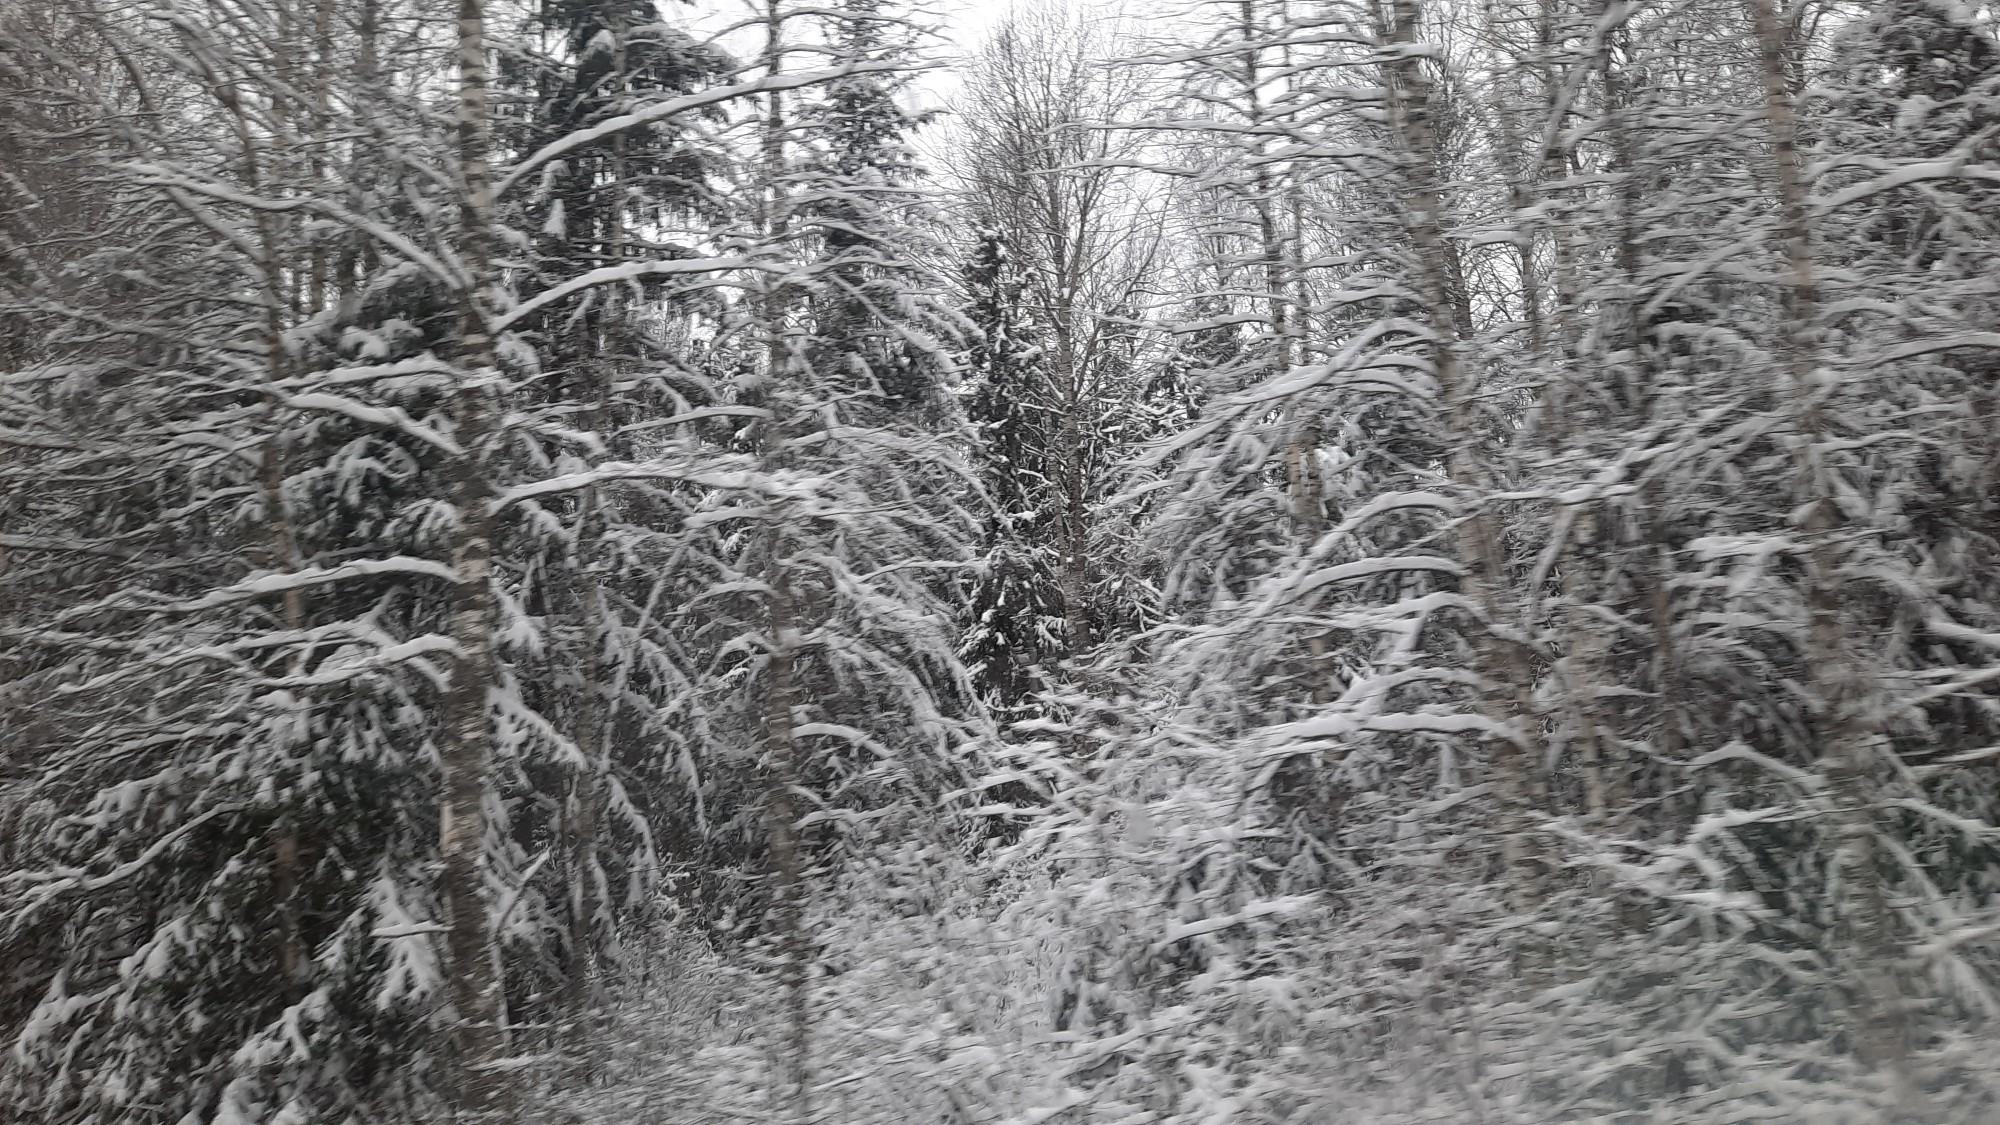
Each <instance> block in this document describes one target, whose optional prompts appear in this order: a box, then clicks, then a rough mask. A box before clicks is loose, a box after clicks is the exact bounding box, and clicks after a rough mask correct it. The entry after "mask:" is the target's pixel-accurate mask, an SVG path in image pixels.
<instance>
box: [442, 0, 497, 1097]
mask: <svg viewBox="0 0 2000 1125" xmlns="http://www.w3.org/2000/svg"><path fill="white" fill-rule="evenodd" d="M458 77H459V83H458V160H459V176H460V183H459V189H460V191H461V193H462V194H461V198H460V225H461V228H462V229H461V231H460V243H461V244H460V246H459V256H460V261H461V262H463V263H464V269H465V274H466V276H465V279H464V289H463V290H462V291H461V293H460V294H459V299H460V303H461V304H460V313H459V315H460V321H461V323H460V330H459V331H460V336H459V341H458V347H457V348H456V349H455V354H454V355H453V356H452V359H453V364H454V367H455V368H456V378H457V383H458V385H457V389H456V393H455V395H454V403H453V405H454V408H455V413H456V416H457V417H456V421H457V428H456V434H455V437H456V439H457V441H458V443H459V445H460V447H461V448H462V452H461V453H460V454H459V455H457V456H456V457H454V458H453V461H452V464H451V467H450V480H449V489H450V499H451V504H452V506H453V508H454V509H455V510H456V513H457V524H458V526H457V530H456V533H455V536H454V540H453V543H452V550H451V563H452V569H453V570H454V571H455V573H456V582H455V584H454V588H453V591H452V600H451V637H452V641H453V643H454V645H455V647H456V653H455V659H454V660H453V665H452V677H451V688H450V690H449V692H448V693H447V694H446V696H445V715H444V724H443V730H442V731H441V732H440V738H439V747H438V762H439V769H440V774H441V778H440V780H441V787H442V790H443V799H442V802H441V807H440V809H439V851H440V853H441V855H442V858H443V861H444V870H443V873H442V875H441V876H440V877H439V880H438V884H439V885H438V891H439V897H440V898H441V899H442V900H443V906H444V911H445V918H446V922H447V924H448V926H449V927H450V928H449V932H448V934H447V937H446V966H445V971H446V978H447V981H448V986H449V988H450V995H451V1002H452V1008H453V1011H454V1015H455V1016H456V1023H455V1040H456V1047H457V1056H458V1057H457V1065H458V1067H459V1072H458V1076H457V1077H458V1105H457V1107H456V1108H457V1109H458V1110H459V1111H460V1112H461V1113H463V1114H466V1115H468V1116H470V1117H471V1118H473V1119H474V1120H481V1119H491V1120H498V1119H500V1118H501V1117H502V1116H503V1115H504V1112H505V1108H506V1106H505V1101H506V1099H505V1090H506V1083H505V1080H504V1077H503V1075H502V1073H501V1072H500V1071H499V1070H498V1069H496V1068H495V1066H494V1064H495V1063H496V1062H497V1061H498V1060H499V1059H500V1058H501V1057H502V1056H503V1055H504V1054H505V1053H506V1043H507V1031H506V1025H505V1020H506V1016H505V996H504V993H503V991H502V985H503V982H502V980H501V976H500V972H499V967H498V965H497V963H496V961H495V959H494V957H493V956H492V952H491V948H490V943H491V941H492V940H493V939H494V935H492V934H491V933H490V927H491V920H490V919H489V918H488V909H489V907H488V904H487V901H486V896H485V894H484V883H485V880H486V876H487V856H486V836H487V831H488V829H487V822H486V808H485V800H486V791H487V788H488V780H489V779H488V774H489V772H490V771H491V757H492V730H491V726H490V723H489V721H488V716H487V703H488V696H489V694H490V692H491V691H492V688H493V682H494V667H493V649H492V636H491V634H492V620H493V611H494V606H493V588H492V550H493V516H492V511H491V508H490V503H491V500H492V493H493V489H492V484H491V481H490V479H489V477H488V469H487V464H486V457H487V455H488V447H489V446H490V444H491V441H492V438H493V437H494V431H495V430H496V428H497V423H498V420H499V409H498V406H499V404H498V402H497V391H496V387H495V383H496V381H497V377H498V364H497V362H496V359H495V355H494V350H493V338H492V334H491V332H490V331H489V330H488V328H487V320H486V318H487V314H488V312H489V311H490V310H489V303H490V302H492V301H493V300H494V298H495V297H496V293H495V290H496V289H497V281H498V276H497V272H496V270H495V268H494V265H493V252H492V237H493V235H492V232H493V213H492V211H493V206H492V185H491V176H490V171H489V169H488V167H487V159H488V158H487V152H488V147H489V135H490V128H491V125H490V121H489V117H488V111H487V90H486V87H487V76H486V31H485V12H484V10H483V6H482V0H459V6H458Z"/></svg>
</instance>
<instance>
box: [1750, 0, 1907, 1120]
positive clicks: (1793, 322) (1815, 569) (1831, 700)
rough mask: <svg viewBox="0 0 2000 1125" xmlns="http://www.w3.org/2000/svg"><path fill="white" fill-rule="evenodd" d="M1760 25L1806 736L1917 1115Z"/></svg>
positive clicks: (1875, 1037)
mask: <svg viewBox="0 0 2000 1125" xmlns="http://www.w3.org/2000/svg"><path fill="white" fill-rule="evenodd" d="M1746 3H1747V6H1748V8H1749V10H1750V18H1751V23H1752V25H1753V26H1754V28H1755V31H1756V36H1757V46H1758V59H1759V63H1760V66H1759V70H1760V72H1761V75H1760V76H1761V78H1762V81H1763V87H1764V110H1765V123H1766V125H1767V126H1768V129H1769V132H1770V137H1771V154H1772V162H1773V165H1774V168H1773V171H1774V172H1775V179H1776V183H1777V190H1778V237H1779V240H1780V241H1781V243H1782V244H1783V247H1784V254H1785V263H1786V266H1787V269H1788V271H1789V274H1790V277H1789V281H1788V284H1787V285H1786V286H1785V288H1784V292H1783V313H1784V324H1783V327H1782V332H1781V333H1780V343H1779V351H1780V355H1781V357H1782V361H1783V366H1784V368H1785V371H1786V381H1787V383H1788V384H1789V392H1790V393H1789V399H1790V402H1791V406H1792V422H1793V425H1794V427H1795V428H1796V430H1797V436H1798V442H1797V445H1796V449H1797V457H1798V461H1797V465H1796V472H1797V478H1796V482H1795V484H1794V491H1795V500H1796V502H1797V504H1798V507H1799V509H1801V510H1803V511H1804V512H1805V513H1806V515H1805V519H1804V521H1803V526H1802V528H1801V530H1802V531H1803V533H1804V538H1805V540H1806V552H1805V559H1804V562H1805V586H1806V588H1805V599H1806V605H1807V612H1808V622H1807V630H1806V644H1805V652H1804V654H1803V655H1804V658H1805V663H1806V670H1807V676H1808V682H1807V699H1808V706H1809V708H1810V714H1811V719H1812V734H1813V738H1814V740H1815V741H1816V742H1817V744H1818V746H1819V748H1820V753H1821V756H1822V760H1823V762H1824V764H1825V769H1826V775H1827V780H1828V782H1829V788H1830V789H1831V791H1832V796H1833V800H1834V806H1835V810H1836V820H1835V823H1836V825H1837V832H1838V835H1839V845H1838V852H1837V855H1836V862H1837V863H1838V865H1839V866H1840V868H1841V871H1840V886H1841V893H1842V897H1843V898H1844V900H1845V901H1844V902H1842V904H1841V906H1842V908H1843V913H1844V914H1845V915H1846V917H1847V922H1848V925H1849V926H1850V927H1851V932H1852V937H1853V942H1852V944H1853V950H1852V956H1853V964H1854V973H1855V977H1856V980H1857V983H1858V984H1859V986H1860V987H1859V992H1860V1000H1861V1009H1862V1010H1861V1017H1862V1026H1861V1028H1860V1029H1859V1031H1860V1034H1859V1035H1858V1036H1857V1037H1856V1042H1857V1052H1856V1053H1857V1054H1858V1055H1859V1056H1860V1059H1861V1061H1862V1063H1863V1064H1864V1065H1866V1066H1868V1067H1869V1068H1870V1069H1872V1070H1875V1071H1876V1072H1878V1073H1881V1074H1882V1075H1883V1076H1884V1077H1885V1078H1886V1079H1887V1081H1888V1082H1889V1084H1890V1096H1891V1099H1892V1101H1893V1103H1894V1106H1893V1110H1894V1112H1896V1113H1898V1114H1899V1115H1901V1114H1906V1113H1910V1112H1914V1111H1915V1110H1916V1108H1917V1106H1916V1102H1917V1101H1918V1100H1919V1097H1920V1095H1919V1093H1918V1090H1917V1086H1916V1083H1915V1081H1914V1075H1913V1074H1912V1072H1911V1059H1910V1051H1911V1042H1910V1033H1911V1029H1910V1027H1909V1023H1908V1017H1907V1015H1906V1013H1905V1012H1904V1010H1903V1009H1904V1005H1903V1002H1902V996H1901V991H1902V990H1901V986H1900V983H1899V981H1898V972H1899V964H1900V962H1901V961H1902V959H1903V951H1902V949H1901V948H1900V943H1899V942H1898V940H1897V938H1896V935H1895V932H1894V922H1893V919H1892V918H1891V915H1890V911H1889V906H1888V899H1887V893H1886V888H1885V887H1884V886H1883V884H1882V875H1881V870H1880V864H1881V861H1882V857H1881V856H1880V855H1878V854H1877V852H1878V849H1877V846H1876V829H1875V812H1874V796H1873V792H1872V790H1873V781H1872V777H1871V775H1872V774H1873V772H1874V770H1873V767H1874V763H1875V753H1876V747H1875V743H1876V731H1875V730H1874V728H1873V721H1872V717H1871V707H1870V705H1871V703H1872V700H1871V699H1870V696H1871V694H1872V692H1873V690H1874V688H1873V685H1872V684H1871V683H1870V682H1869V680H1870V677H1869V675H1868V673H1867V672H1866V670H1865V669H1864V668H1863V667H1862V665H1861V657H1860V655H1859V654H1858V653H1857V652H1856V651H1855V638H1853V637H1851V636H1850V635H1849V630H1848V626H1847V619H1848V616H1849V610H1848V605H1847V595H1846V589H1845V585H1846V583H1845V578H1844V575H1843V569H1844V567H1843V560H1842V559H1841V556H1840V551H1839V547H1838V544H1837V541H1836V536H1837V534H1838V532H1839V530H1840V527H1841V524H1842V523H1843V522H1844V521H1843V519H1842V517H1841V513H1840V510H1839V509H1838V507H1836V506H1835V503H1834V499H1833V496H1834V486H1833V483H1832V481H1831V480H1830V477H1831V475H1832V473H1833V472H1835V471H1836V470H1834V469H1833V468H1832V467H1830V466H1828V465H1827V464H1826V463H1825V460H1824V457H1825V448H1824V446H1825V442H1824V439H1825V436H1826V433H1825V422H1824V419H1823V418H1822V416H1821V414H1820V410H1819V401H1820V393H1819V390H1818V388H1816V387H1815V386H1814V370H1815V368H1816V367H1817V366H1818V363H1819V354H1818V347H1819V340H1818V333H1817V326H1816V324H1815V321H1816V319H1817V316H1818V306H1819V282H1818V278H1817V276H1816V267H1815V264H1814V261H1813V250H1812V226H1811V219H1810V212H1809V210H1808V202H1807V197H1806V190H1807V189H1806V176H1805V162H1804V160H1803V158H1802V156H1801V155H1800V153H1799V148H1798V140H1797V135H1798V128H1797V117H1796V111H1795V110H1794V108H1793V93H1792V89H1791V84H1790V83H1789V82H1788V81H1787V74H1786V71H1787V67H1786V55H1787V47H1788V43H1787V36H1786V32H1785V29H1784V28H1783V27H1782V25H1781V23H1780V20H1779V14H1778V12H1777V10H1776V8H1775V6H1774V4H1773V0H1746Z"/></svg>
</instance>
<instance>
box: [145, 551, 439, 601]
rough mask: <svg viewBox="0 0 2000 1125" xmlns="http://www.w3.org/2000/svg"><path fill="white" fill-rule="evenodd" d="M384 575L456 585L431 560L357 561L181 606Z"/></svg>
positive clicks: (273, 577) (249, 581)
mask: <svg viewBox="0 0 2000 1125" xmlns="http://www.w3.org/2000/svg"><path fill="white" fill-rule="evenodd" d="M383 574H408V575H415V576H420V577H425V578H441V579H443V580H445V581H446V582H456V581H458V572H457V571H455V570H453V569H452V568H450V567H448V566H446V565H445V564H443V563H441V562H432V561H431V560H430V559H419V558H412V557H410V556H408V555H396V556H394V557H392V558H386V559H356V560H355V561H353V562H348V563H341V564H340V565H339V566H329V567H317V566H315V567H307V568H306V569H304V570H295V571H290V572H286V573H277V574H260V575H258V576H257V577H255V578H246V579H244V580H243V581H241V582H237V583H235V584H233V585H229V586H224V587H223V588H221V589H220V590H214V591H211V592H210V593H209V594H208V596H206V597H204V598H201V599H200V600H198V601H193V602H185V603H182V605H180V606H179V607H178V608H180V609H183V610H201V609H214V608H215V607H217V606H224V605H231V604H233V603H236V602H243V601H249V600H251V599H253V598H261V597H268V596H269V595H271V594H282V593H284V592H285V591H287V590H307V589H311V588H312V587H314V586H325V585H327V584H329V583H333V582H342V581H345V580H347V579H349V578H369V577H374V576H377V575H383Z"/></svg>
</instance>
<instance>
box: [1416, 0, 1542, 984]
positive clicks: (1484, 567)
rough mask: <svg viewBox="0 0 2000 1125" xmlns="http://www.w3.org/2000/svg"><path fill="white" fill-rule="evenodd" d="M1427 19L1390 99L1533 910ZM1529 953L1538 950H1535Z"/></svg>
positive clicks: (1512, 852) (1463, 547) (1489, 695)
mask: <svg viewBox="0 0 2000 1125" xmlns="http://www.w3.org/2000/svg"><path fill="white" fill-rule="evenodd" d="M1419 19H1420V14H1419V9H1418V3H1417V0H1396V3H1395V26H1394V28H1393V29H1392V31H1391V35H1390V37H1389V46H1390V48H1391V49H1392V51H1393V52H1394V54H1393V56H1392V61H1391V63H1390V78H1391V82H1390V104H1391V112H1392V120H1393V121H1394V125H1395V129H1396V132H1397V134H1398V140H1399V141H1400V147H1401V148H1402V153H1403V156H1404V160H1405V166H1406V168H1407V177H1408V178H1407V180H1406V181H1405V182H1406V183H1407V184H1408V191H1407V201H1406V203H1405V207H1406V209H1407V210H1406V214H1407V221H1408V230H1409V234H1410V237H1411V240H1412V241H1413V242H1414V243H1415V246H1416V251H1417V260H1418V263H1419V265H1420V270H1419V273H1420V276H1419V278H1418V282H1419V286H1420V291H1421V293H1422V296H1423V300H1424V303H1425V305H1426V306H1427V310H1426V311H1427V314H1428V318H1429V323H1430V327H1431V331H1432V335H1433V343H1432V348H1431V359H1432V363H1433V365H1434V369H1435V371H1436V374H1437V381H1438V389H1439V394H1440V395H1441V397H1442V399H1443V401H1444V405H1445V430H1446V433H1447V435H1449V437H1450V438H1451V440H1452V441H1453V443H1454V445H1455V448H1454V450H1453V452H1452V454H1451V459H1450V476H1451V481H1452V484H1453V485H1454V486H1455V491H1456V492H1457V493H1458V496H1459V498H1460V500H1461V502H1462V503H1463V504H1464V505H1465V506H1466V509H1467V513H1468V514H1466V515H1465V516H1464V517H1463V518H1461V519H1460V521H1459V524H1458V529H1457V533H1456V537H1457V538H1456V547H1457V553H1458V556H1459V561H1460V562H1461V563H1462V564H1463V565H1464V567H1465V576H1464V578H1463V579H1461V581H1460V589H1461V592H1462V593H1463V594H1464V596H1465V597H1466V599H1467V600H1468V601H1470V602H1472V603H1473V604H1474V605H1475V606H1477V607H1478V608H1479V611H1480V613H1481V614H1482V616H1483V617H1484V620H1483V621H1481V622H1479V623H1476V624H1475V625H1474V628H1475V630H1476V635H1475V643H1476V647H1477V667H1476V671H1477V672H1478V675H1479V679H1480V691H1479V709H1480V711H1481V713H1482V714H1483V715H1484V716H1485V717H1486V719H1487V720H1488V737H1489V738H1490V739H1492V741H1493V744H1494V745H1493V751H1492V770H1493V774H1494V779H1495V782H1496V786H1495V788H1496V790H1497V792H1498V796H1499V808H1498V823H1497V828H1498V830H1499V831H1498V834H1499V836H1500V839H1501V848H1502V853H1503V858H1504V861H1505V865H1506V871H1507V891H1508V896H1509V904H1510V906H1512V907H1513V909H1514V910H1515V911H1516V913H1519V914H1524V915H1525V914H1528V913H1531V912H1532V911H1533V910H1534V909H1536V907H1537V906H1538V904H1539V902H1540V899H1541V895H1542V867H1543V863H1542V858H1541V855H1540V849H1539V845H1538V842H1537V840H1536V838H1535V835H1534V831H1533V818H1534V815H1535V812H1536V807H1537V805H1538V804H1539V797H1540V795H1541V793H1540V790H1541V784H1540V777H1539V763H1537V762H1536V760H1535V754H1534V751H1533V745H1532V743H1531V742H1530V740H1529V736H1528V732H1527V731H1526V730H1525V729H1524V723H1525V721H1526V720H1527V719H1528V718H1529V717H1530V716H1532V715H1533V714H1534V698H1533V694H1532V680H1531V673H1530V670H1529V665H1528V661H1527V659H1526V657H1525V655H1524V654H1523V653H1522V651H1521V649H1520V646H1519V645H1518V644H1517V643H1516V642H1514V641H1512V640H1508V639H1506V638H1503V637H1501V636H1500V635H1499V634H1498V633H1497V632H1495V629H1494V626H1495V625H1497V624H1498V623H1499V622H1501V621H1502V620H1503V619H1504V613H1505V606H1504V605H1503V604H1502V600H1501V591H1502V590H1503V589H1505V588H1506V579H1507V560H1506V556H1505V554H1504V545H1503V543H1502V541H1501V537H1500V527H1499V524H1498V521H1497V520H1496V519H1495V518H1494V516H1493V513H1492V511H1491V510H1489V509H1488V508H1487V507H1486V503H1485V498H1484V493H1485V491H1486V487H1487V485H1486V480H1485V477H1486V470H1485V466H1484V465H1483V464H1482V463H1481V461H1480V459H1479V454H1478V452H1477V450H1478V447H1479V444H1480V441H1481V436H1480V433H1479V429H1478V425H1477V418H1476V415H1475V409H1476V403H1477V396H1476V393H1475V392H1476V389H1477V388H1476V387H1475V386H1474V378H1473V376H1472V374H1471V373H1470V372H1468V371H1467V370H1466V369H1465V366H1464V365H1463V364H1462V363H1461V361H1460V359H1459V354H1458V352H1459V348H1460V347H1461V345H1462V341H1463V340H1464V339H1465V338H1466V337H1467V335H1469V329H1470V325H1469V324H1468V323H1466V321H1465V320H1464V310H1463V308H1462V306H1461V305H1460V304H1459V302H1457V301H1456V300H1455V299H1454V297H1453V293H1452V285H1453V283H1454V280H1455V278H1456V277H1457V275H1458V270H1457V266H1456V263H1455V261H1454V251H1453V249H1452V247H1451V245H1450V244H1449V243H1448V242H1447V241H1446V240H1445V237H1444V233H1443V230H1444V222H1443V216H1442V213H1441V204H1440V200H1439V191H1438V185H1437V182H1436V180H1437V177H1436V171H1435V167H1436V159H1437V155H1436V153H1437V147H1436V143H1435V140H1434V138H1433V135H1432V131H1431V126H1430V80H1429V78H1428V77H1427V76H1426V75H1425V74H1424V72H1423V61H1422V57H1421V56H1420V55H1419V54H1417V53H1416V51H1415V48H1416V45H1417V40H1416V33H1417V26H1418V22H1419ZM1526 960H1528V961H1530V962H1533V961H1535V960H1537V958H1536V957H1535V956H1534V955H1533V953H1532V952H1531V953H1530V954H1529V956H1528V957H1527V958H1526Z"/></svg>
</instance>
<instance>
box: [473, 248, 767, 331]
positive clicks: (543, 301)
mask: <svg viewBox="0 0 2000 1125" xmlns="http://www.w3.org/2000/svg"><path fill="white" fill-rule="evenodd" d="M757 267H758V263H756V262H753V261H751V260H750V259H748V258H679V259H675V260H672V261H653V262H627V263H625V264H623V265H616V266H605V267H603V268H602V269H594V270H591V271H590V272H588V273H585V274H580V275H578V276H576V277H573V278H570V279H569V280H568V281H565V282H563V283H562V284H561V285H558V286H555V287H554V288H552V289H545V290H543V291H542V292H540V293H537V294H535V295H534V296H533V297H531V298H529V299H528V300H526V301H523V302H521V303H520V304H518V305H515V306H514V307H513V308H511V309H508V310H507V311H506V312H504V313H501V314H500V315H499V316H496V317H494V318H493V325H492V330H493V331H494V332H504V331H506V330H507V329H508V328H509V327H510V326H512V325H514V324H516V323H518V322H520V321H521V320H522V318H524V317H528V316H532V315H534V314H535V313H537V312H540V311H541V310H542V309H544V308H547V307H548V306H549V305H552V304H555V303H556V302H557V301H560V300H563V299H564V298H566V297H572V296H575V295H576V294H578V293H581V292H583V291H584V290H586V289H595V288H597V287H598V286H600V285H620V284H624V283H626V282H632V281H638V280H640V279H642V278H648V277H675V276H679V275H681V274H690V273H724V272H727V271H730V270H747V269H755V268H757Z"/></svg>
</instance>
